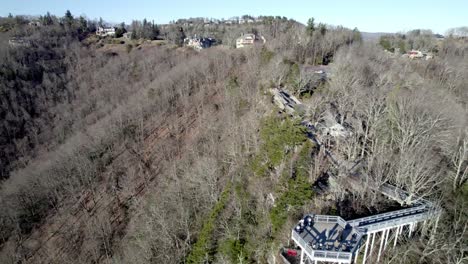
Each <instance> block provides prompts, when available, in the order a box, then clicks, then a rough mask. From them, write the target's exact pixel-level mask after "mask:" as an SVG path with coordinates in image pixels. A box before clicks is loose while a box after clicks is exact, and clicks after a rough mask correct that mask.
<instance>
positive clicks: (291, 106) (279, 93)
mask: <svg viewBox="0 0 468 264" xmlns="http://www.w3.org/2000/svg"><path fill="white" fill-rule="evenodd" d="M270 93H271V94H272V95H273V102H274V103H275V105H277V106H278V108H279V109H281V110H282V111H286V113H288V114H293V113H294V112H295V111H296V110H295V108H297V106H298V105H301V104H302V103H301V102H300V101H299V100H298V99H297V98H296V97H294V96H293V95H291V94H289V93H288V92H287V91H285V90H280V89H278V88H273V89H270Z"/></svg>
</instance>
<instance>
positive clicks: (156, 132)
mask: <svg viewBox="0 0 468 264" xmlns="http://www.w3.org/2000/svg"><path fill="white" fill-rule="evenodd" d="M40 21H41V23H42V24H41V26H40V27H36V26H30V25H29V24H28V22H30V19H28V18H27V17H21V16H17V17H2V18H0V58H1V59H0V121H1V123H0V132H1V133H0V135H1V136H0V164H1V166H0V208H2V209H1V210H0V263H281V262H280V261H281V260H280V259H279V257H278V252H279V250H280V249H281V248H282V247H285V246H290V244H291V242H290V234H291V230H292V228H294V225H295V223H296V222H297V221H298V220H299V219H300V218H301V217H303V215H304V214H306V213H310V212H315V213H317V214H332V215H340V216H341V217H343V218H345V219H352V218H356V217H360V216H366V215H369V214H373V213H377V212H386V211H389V210H391V209H392V208H394V207H396V206H399V205H395V204H391V203H389V202H387V201H386V200H385V199H384V198H383V197H382V196H381V195H380V194H378V193H376V192H373V191H372V190H371V189H370V188H367V186H363V188H361V189H360V190H355V189H352V187H350V186H348V185H347V180H346V177H347V175H342V174H340V172H339V171H337V170H336V169H335V168H333V166H332V164H331V162H330V160H328V159H327V158H326V153H325V152H324V150H323V148H320V147H319V146H318V145H317V144H314V142H313V141H312V140H310V138H309V137H308V133H307V130H306V128H305V127H304V126H303V124H302V121H303V120H308V121H310V122H311V123H312V124H314V125H315V126H316V127H320V126H322V127H324V128H329V127H330V125H329V124H331V125H336V124H338V125H339V126H340V127H342V129H343V130H344V131H346V133H345V134H346V136H334V135H333V134H332V133H323V137H322V139H321V140H322V141H324V142H325V144H326V145H327V147H328V148H329V149H331V150H333V151H334V153H336V155H337V156H339V157H340V158H342V159H343V160H346V161H350V162H354V161H357V160H358V161H359V164H360V165H361V168H360V170H361V171H362V173H363V175H366V177H370V178H372V181H375V182H378V183H381V184H384V183H391V184H393V185H395V186H397V187H399V188H401V189H403V190H405V191H407V192H408V193H410V194H413V195H414V196H415V197H416V196H417V197H421V198H425V199H430V200H432V201H434V202H435V203H437V204H438V205H439V206H440V207H441V208H442V209H443V212H444V213H443V214H442V216H441V219H440V221H438V223H437V224H436V223H435V219H433V221H430V223H429V226H431V227H432V229H433V231H432V232H433V234H434V236H436V238H434V237H431V235H425V234H424V233H423V232H420V235H418V236H417V237H415V238H413V239H408V240H407V241H404V242H402V243H400V244H399V245H397V247H396V248H392V249H389V250H390V251H389V252H390V253H388V254H385V256H384V261H383V262H382V263H458V264H461V263H466V262H467V261H468V213H467V209H468V183H467V180H468V171H467V170H468V169H467V165H468V154H467V153H468V137H467V133H468V129H467V125H468V124H467V121H468V119H467V113H468V109H467V102H468V39H467V38H466V37H464V38H459V37H456V36H446V37H445V38H444V39H436V38H435V37H434V36H433V35H432V34H431V33H428V32H419V33H415V32H413V33H412V34H408V36H405V37H404V38H403V37H402V36H397V35H394V36H386V37H384V38H381V39H380V41H378V42H376V43H374V42H370V41H365V40H363V38H362V36H361V34H360V32H359V31H358V30H357V29H354V30H352V29H347V28H344V27H340V26H338V27H337V26H329V25H326V24H322V23H319V24H316V23H314V21H313V20H311V21H309V22H310V23H309V24H308V25H303V24H301V23H298V22H296V21H294V20H292V19H287V18H284V17H265V18H263V22H258V23H255V24H242V25H240V24H238V25H216V26H213V27H204V26H201V25H197V24H195V25H190V26H184V25H182V24H177V23H174V24H170V25H159V27H158V28H157V30H156V26H155V24H154V23H153V24H151V23H149V22H146V20H145V22H144V23H143V22H141V23H139V22H138V23H137V21H135V23H134V26H135V28H133V30H134V32H137V30H136V28H137V27H141V28H139V30H140V31H139V32H146V31H145V30H149V31H147V32H150V33H147V34H150V35H151V34H153V33H154V34H155V36H154V38H153V36H152V35H151V37H148V38H147V39H144V36H145V34H146V33H141V34H143V35H142V37H141V38H138V39H133V40H131V41H129V40H121V39H114V38H108V37H96V36H95V31H96V27H97V26H98V25H97V24H96V23H97V22H93V21H87V20H86V19H84V18H83V17H74V16H73V15H72V14H71V13H70V14H69V12H67V14H66V15H65V16H64V17H55V16H51V15H50V14H46V15H45V16H44V17H41V18H40ZM93 23H94V24H93ZM242 33H255V34H259V35H262V36H264V38H265V39H266V42H265V43H264V44H263V45H253V46H252V47H247V48H242V49H235V48H234V47H235V41H236V38H237V37H238V36H239V35H241V34H242ZM182 34H183V35H187V36H189V35H195V34H198V35H200V36H202V35H205V36H208V35H210V36H214V37H216V38H217V39H219V40H220V41H219V42H220V44H221V45H217V46H213V47H211V48H207V49H202V50H200V51H195V50H193V49H190V48H188V47H185V46H183V36H182ZM181 39H182V42H181ZM9 40H10V42H9ZM11 40H15V41H16V42H14V44H11ZM18 40H21V41H18ZM121 41H122V43H123V44H122V43H121ZM15 43H16V44H15ZM402 43H403V44H402ZM400 47H404V50H405V52H406V50H410V49H411V50H412V49H421V50H428V51H431V52H432V53H433V54H434V58H432V59H427V60H424V59H410V58H408V57H402V56H401V54H398V51H395V49H397V48H398V49H399V48H400ZM401 52H403V50H401ZM324 72H325V73H326V78H325V77H324V78H322V77H320V76H322V75H323V74H324ZM317 76H319V77H320V78H319V77H317ZM271 89H284V90H287V91H289V92H290V93H291V94H293V95H294V96H296V97H297V98H299V99H300V100H301V102H302V104H301V106H300V108H298V109H296V110H295V111H296V113H297V115H291V114H290V113H288V112H287V111H284V110H281V109H280V108H278V107H277V106H276V105H275V104H274V102H273V100H272V95H271ZM298 116H299V117H298ZM331 174H334V175H337V177H338V178H339V179H340V181H338V182H335V181H332V180H330V179H329V176H330V175H331ZM402 206H405V205H402ZM436 225H437V226H436ZM370 263H374V262H372V261H371V262H370Z"/></svg>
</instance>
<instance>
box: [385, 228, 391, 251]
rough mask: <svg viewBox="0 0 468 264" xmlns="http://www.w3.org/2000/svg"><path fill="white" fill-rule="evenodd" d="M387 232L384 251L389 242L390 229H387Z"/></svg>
mask: <svg viewBox="0 0 468 264" xmlns="http://www.w3.org/2000/svg"><path fill="white" fill-rule="evenodd" d="M386 231H387V232H386V233H385V243H384V250H385V249H386V248H387V242H388V236H389V235H390V229H387V230H386Z"/></svg>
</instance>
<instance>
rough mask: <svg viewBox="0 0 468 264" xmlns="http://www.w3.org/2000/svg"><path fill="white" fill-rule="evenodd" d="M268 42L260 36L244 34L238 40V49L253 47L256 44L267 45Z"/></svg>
mask: <svg viewBox="0 0 468 264" xmlns="http://www.w3.org/2000/svg"><path fill="white" fill-rule="evenodd" d="M265 42H266V40H265V38H264V37H263V36H258V35H255V34H251V33H249V34H243V35H242V36H240V37H239V38H237V40H236V48H238V49H239V48H243V47H248V46H252V45H254V44H265Z"/></svg>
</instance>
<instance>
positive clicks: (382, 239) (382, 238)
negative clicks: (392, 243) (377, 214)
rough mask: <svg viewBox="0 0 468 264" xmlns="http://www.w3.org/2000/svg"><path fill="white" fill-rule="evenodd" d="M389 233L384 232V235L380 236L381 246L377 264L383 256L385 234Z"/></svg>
mask: <svg viewBox="0 0 468 264" xmlns="http://www.w3.org/2000/svg"><path fill="white" fill-rule="evenodd" d="M386 233H387V230H384V231H382V234H381V235H380V236H381V238H380V246H379V254H378V255H377V263H379V261H380V255H381V254H382V248H383V244H384V239H385V234H386Z"/></svg>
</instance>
